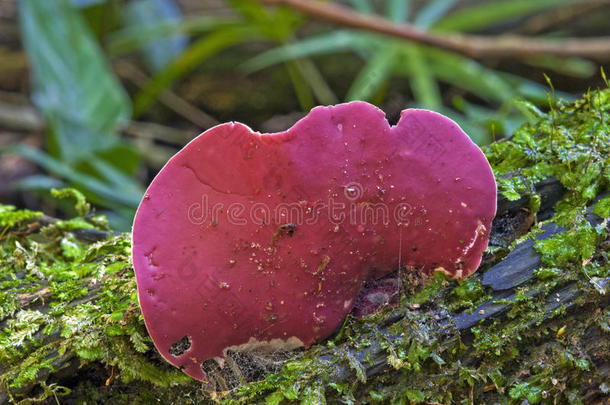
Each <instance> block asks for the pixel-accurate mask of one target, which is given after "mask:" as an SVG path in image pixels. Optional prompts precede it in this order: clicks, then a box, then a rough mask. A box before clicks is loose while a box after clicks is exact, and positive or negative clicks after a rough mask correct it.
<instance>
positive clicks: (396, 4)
mask: <svg viewBox="0 0 610 405" xmlns="http://www.w3.org/2000/svg"><path fill="white" fill-rule="evenodd" d="M410 7H411V0H387V5H386V16H387V17H388V18H389V19H390V20H391V21H393V22H395V23H403V22H405V21H407V18H408V17H409V8H410Z"/></svg>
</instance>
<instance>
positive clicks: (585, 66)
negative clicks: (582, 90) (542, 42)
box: [527, 55, 597, 78]
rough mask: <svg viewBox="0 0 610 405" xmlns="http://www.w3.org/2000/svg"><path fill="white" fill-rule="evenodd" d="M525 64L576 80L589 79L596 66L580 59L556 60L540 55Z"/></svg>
mask: <svg viewBox="0 0 610 405" xmlns="http://www.w3.org/2000/svg"><path fill="white" fill-rule="evenodd" d="M527 63H528V64H530V65H532V66H535V67H538V68H542V69H543V70H546V71H549V70H552V71H555V72H557V73H561V74H563V75H566V76H572V77H576V78H587V77H591V76H593V75H594V74H595V73H596V72H597V65H596V64H595V63H594V62H591V61H590V60H586V59H582V58H558V57H556V56H550V55H540V56H536V57H535V58H530V59H528V60H527Z"/></svg>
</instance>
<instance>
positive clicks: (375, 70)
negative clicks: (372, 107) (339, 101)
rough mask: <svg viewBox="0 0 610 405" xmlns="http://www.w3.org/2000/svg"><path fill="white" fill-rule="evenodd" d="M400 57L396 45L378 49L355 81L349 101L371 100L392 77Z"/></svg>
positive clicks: (349, 92) (350, 90)
mask: <svg viewBox="0 0 610 405" xmlns="http://www.w3.org/2000/svg"><path fill="white" fill-rule="evenodd" d="M398 55H399V53H398V48H397V45H395V44H394V43H392V44H390V45H385V46H382V47H381V48H380V49H378V50H377V51H376V52H375V53H374V54H373V56H372V57H371V58H370V59H369V61H368V62H367V63H366V64H365V65H364V67H363V68H362V69H361V70H360V72H359V73H358V76H356V79H355V80H354V81H353V83H352V86H351V87H350V89H349V91H348V92H347V96H346V99H347V101H352V100H369V99H370V98H371V96H372V95H373V94H374V93H375V92H376V91H377V90H378V89H379V87H380V86H381V85H382V84H383V83H384V82H385V81H386V80H388V78H389V77H390V75H391V73H392V69H393V68H394V63H395V61H396V60H397V58H398Z"/></svg>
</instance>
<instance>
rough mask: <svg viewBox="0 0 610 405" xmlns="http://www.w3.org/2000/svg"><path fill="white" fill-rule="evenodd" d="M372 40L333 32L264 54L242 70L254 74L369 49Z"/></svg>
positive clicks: (343, 32)
mask: <svg viewBox="0 0 610 405" xmlns="http://www.w3.org/2000/svg"><path fill="white" fill-rule="evenodd" d="M370 39H371V36H370V35H367V34H362V33H357V32H355V31H349V30H337V31H331V32H329V33H324V34H321V35H316V36H311V37H308V38H306V39H303V40H300V41H298V42H294V43H290V44H287V45H282V46H278V47H277V48H273V49H271V50H269V51H266V52H263V53H261V54H259V55H257V56H255V57H254V58H252V59H250V60H248V61H247V62H245V63H244V64H243V65H242V66H241V68H242V69H243V70H244V71H245V72H246V73H252V72H256V71H258V70H261V69H264V68H266V67H269V66H272V65H276V64H278V63H281V62H286V61H288V60H294V59H298V58H304V57H307V56H316V55H324V54H328V53H337V52H342V51H346V50H350V49H355V48H363V47H366V49H368V48H369V44H370V43H371V42H372V41H370Z"/></svg>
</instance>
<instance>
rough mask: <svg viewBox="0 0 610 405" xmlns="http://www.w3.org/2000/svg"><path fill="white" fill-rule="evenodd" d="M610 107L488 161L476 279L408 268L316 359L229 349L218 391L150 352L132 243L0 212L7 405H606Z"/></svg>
mask: <svg viewBox="0 0 610 405" xmlns="http://www.w3.org/2000/svg"><path fill="white" fill-rule="evenodd" d="M532 111H534V110H532ZM608 111H610V95H609V92H608V91H600V92H597V93H590V94H589V95H587V96H585V97H584V98H583V100H580V101H578V102H576V103H573V104H562V103H559V104H557V105H556V106H554V108H552V109H551V113H550V114H549V115H542V114H539V116H538V117H536V119H535V120H533V121H532V122H533V123H532V124H531V125H526V126H524V127H523V128H522V129H520V130H519V131H518V132H517V133H516V134H515V135H514V136H513V138H512V140H510V141H506V142H501V143H498V144H494V145H492V146H491V147H490V148H488V149H487V150H486V154H487V156H488V158H489V160H490V162H491V163H492V167H493V168H494V171H495V174H496V177H497V179H498V185H499V193H500V194H499V199H498V216H497V217H496V219H495V221H494V225H493V230H492V236H491V240H490V242H491V243H490V248H489V249H488V251H487V253H486V254H485V257H484V261H483V263H482V266H481V268H480V269H479V271H478V272H477V273H476V274H475V275H474V276H473V277H470V278H468V279H466V280H465V281H463V282H461V283H457V282H455V281H449V280H446V279H445V278H444V276H442V275H440V274H438V275H434V276H433V277H431V278H429V279H426V280H423V279H422V278H421V277H419V276H416V273H415V272H409V271H408V269H401V270H400V275H401V276H402V279H403V286H404V288H403V296H402V298H401V299H400V302H399V303H398V305H396V306H394V307H391V306H388V308H386V309H385V310H383V311H381V312H379V313H377V314H375V315H371V316H367V317H365V318H363V319H356V318H352V317H348V319H347V320H346V322H345V323H344V325H343V326H342V328H341V329H340V330H339V331H337V333H336V335H335V336H333V337H332V338H330V339H328V340H327V341H326V342H323V343H321V344H319V345H315V346H313V347H312V348H310V349H308V350H306V351H300V352H290V353H262V352H248V353H231V354H230V356H229V359H228V361H227V362H226V363H225V364H226V365H225V367H224V368H222V369H221V368H220V367H218V366H217V365H216V363H214V362H210V363H209V364H207V368H206V371H207V373H208V375H209V377H210V378H209V381H208V382H207V383H205V384H201V383H199V382H196V381H193V380H191V379H190V378H188V377H186V376H185V375H184V374H182V373H181V372H180V371H179V370H177V369H174V368H172V367H171V366H170V365H168V364H167V363H165V362H164V361H163V360H162V359H161V358H160V356H159V355H158V354H157V352H156V351H155V349H154V347H153V346H152V342H151V340H150V338H149V337H148V335H147V333H146V329H145V327H144V324H143V321H142V317H141V314H140V311H139V308H138V305H137V296H136V289H135V280H134V277H133V270H132V268H131V264H130V249H131V248H130V244H131V240H130V235H129V234H116V233H113V232H112V231H111V230H110V229H108V226H107V225H106V223H105V221H104V218H102V217H98V216H94V215H91V214H89V213H88V207H87V206H86V203H85V202H84V201H83V200H82V198H81V196H80V195H79V194H78V193H76V192H69V191H68V192H65V193H64V196H67V197H70V196H71V197H74V198H75V199H76V200H77V204H76V207H77V209H78V210H79V212H80V214H81V216H79V217H77V218H74V219H72V220H65V221H60V220H55V219H52V218H47V217H44V216H41V214H40V213H33V212H29V211H18V210H15V209H13V208H12V207H7V206H0V404H4V403H33V402H48V403H54V402H55V401H59V402H60V403H74V402H82V403H84V402H86V403H87V404H91V403H153V402H155V403H156V402H160V403H176V404H190V403H208V402H214V401H217V402H224V403H235V404H237V403H243V404H253V403H267V404H281V403H294V402H299V401H300V402H301V403H305V404H318V403H358V404H360V403H397V404H404V403H443V404H445V403H496V402H497V403H511V402H514V403H523V401H527V402H529V403H539V402H541V403H584V404H589V403H604V401H607V400H608V393H609V392H610V381H609V380H610V309H609V308H608V303H609V297H610V294H608V290H609V289H610V287H609V285H610V284H609V283H610V264H609V258H608V246H609V241H608V217H609V216H610V213H609V212H610V199H609V198H608V197H607V190H608V185H609V184H610V167H609V166H610V165H609V163H608V158H607V156H609V155H610V135H609V134H610V131H609V127H608V125H607V121H608ZM534 121H535V123H534Z"/></svg>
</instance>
